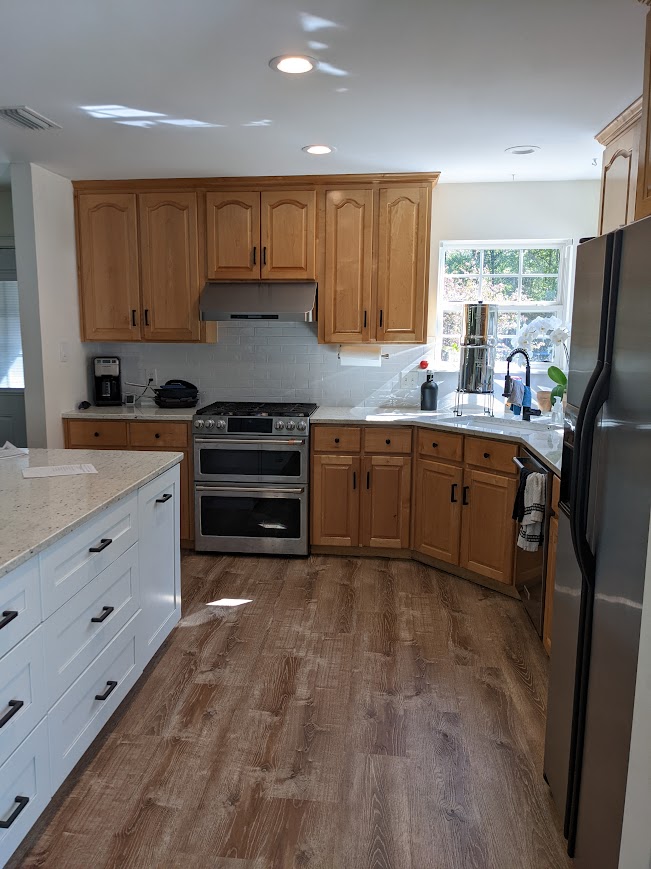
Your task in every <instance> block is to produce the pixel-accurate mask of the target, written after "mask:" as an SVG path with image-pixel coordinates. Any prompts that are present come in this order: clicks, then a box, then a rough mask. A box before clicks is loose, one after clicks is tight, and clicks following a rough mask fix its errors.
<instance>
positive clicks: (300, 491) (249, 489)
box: [194, 486, 305, 495]
mask: <svg viewBox="0 0 651 869" xmlns="http://www.w3.org/2000/svg"><path fill="white" fill-rule="evenodd" d="M194 488H195V491H197V492H237V494H238V495H246V494H247V492H274V493H275V492H280V493H281V494H283V495H302V494H303V492H305V489H277V488H276V487H275V486H274V488H273V489H272V488H270V487H267V488H263V487H262V486H260V487H256V488H254V487H253V486H195V487H194Z"/></svg>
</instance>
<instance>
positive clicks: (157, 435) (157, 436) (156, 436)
mask: <svg viewBox="0 0 651 869" xmlns="http://www.w3.org/2000/svg"><path fill="white" fill-rule="evenodd" d="M154 437H155V438H156V440H158V438H159V437H160V435H159V434H158V432H156V434H155V435H154Z"/></svg>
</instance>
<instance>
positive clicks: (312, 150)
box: [301, 145, 335, 154]
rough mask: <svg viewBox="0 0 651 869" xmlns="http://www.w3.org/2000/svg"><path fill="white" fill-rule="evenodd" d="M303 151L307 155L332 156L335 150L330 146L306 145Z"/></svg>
mask: <svg viewBox="0 0 651 869" xmlns="http://www.w3.org/2000/svg"><path fill="white" fill-rule="evenodd" d="M301 150H303V151H305V153H306V154H332V152H333V151H334V150H335V149H334V148H331V147H330V146H329V145H305V147H304V148H302V149H301Z"/></svg>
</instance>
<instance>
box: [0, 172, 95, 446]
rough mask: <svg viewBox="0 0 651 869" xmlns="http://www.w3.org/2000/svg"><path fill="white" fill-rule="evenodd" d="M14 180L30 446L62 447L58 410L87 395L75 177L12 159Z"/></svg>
mask: <svg viewBox="0 0 651 869" xmlns="http://www.w3.org/2000/svg"><path fill="white" fill-rule="evenodd" d="M11 184H12V199H13V211H14V234H15V239H16V261H17V271H18V291H19V296H20V318H21V334H22V340H23V354H24V358H25V411H26V417H27V442H28V445H29V446H31V447H43V446H47V447H49V448H56V447H62V446H63V426H62V423H61V412H62V411H64V410H68V409H70V408H72V407H74V406H75V405H76V404H77V403H78V402H79V401H80V400H81V399H84V398H86V397H87V355H88V354H87V351H86V348H85V346H84V345H83V344H82V343H81V340H80V336H79V303H78V296H77V266H76V254H75V229H74V208H73V192H72V183H71V182H70V181H68V180H67V179H66V178H62V177H61V176H60V175H55V174H54V173H53V172H48V171H47V170H46V169H43V168H42V167H40V166H36V165H33V164H13V165H12V167H11ZM62 345H63V346H64V347H65V349H66V352H67V361H65V362H64V361H62V359H61V348H62Z"/></svg>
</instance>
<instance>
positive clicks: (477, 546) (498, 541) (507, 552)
mask: <svg viewBox="0 0 651 869" xmlns="http://www.w3.org/2000/svg"><path fill="white" fill-rule="evenodd" d="M516 489H517V478H516V477H514V476H508V477H507V476H506V475H504V474H495V473H485V472H484V471H475V470H473V469H470V468H466V469H465V470H464V472H463V495H462V510H463V519H462V522H461V553H460V560H459V563H460V565H461V567H465V568H466V569H467V570H472V571H474V573H478V574H480V575H481V576H487V577H488V578H489V579H493V580H496V581H497V582H503V583H507V584H511V582H512V580H513V561H514V552H515V532H516V523H515V521H514V520H513V519H512V518H511V514H512V512H513V502H514V500H515V493H516Z"/></svg>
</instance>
